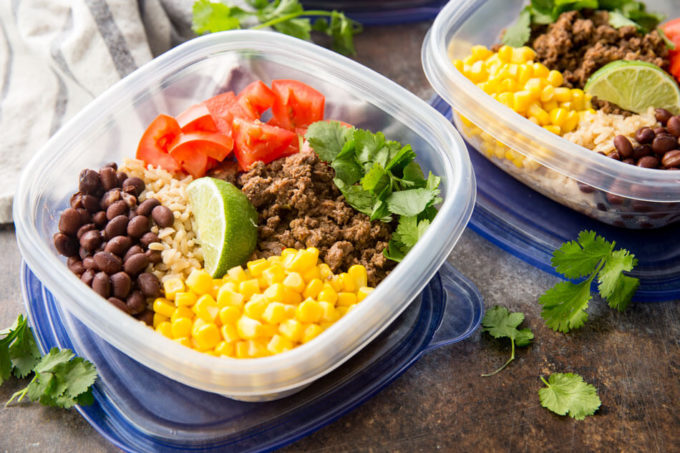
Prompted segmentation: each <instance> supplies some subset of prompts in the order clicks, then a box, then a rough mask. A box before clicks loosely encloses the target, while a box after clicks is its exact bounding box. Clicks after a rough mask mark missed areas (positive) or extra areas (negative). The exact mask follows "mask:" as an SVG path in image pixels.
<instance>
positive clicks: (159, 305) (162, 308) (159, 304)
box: [153, 297, 175, 318]
mask: <svg viewBox="0 0 680 453" xmlns="http://www.w3.org/2000/svg"><path fill="white" fill-rule="evenodd" d="M153 311H154V312H156V313H160V314H161V315H163V316H167V317H168V318H169V317H170V316H172V314H173V313H174V312H175V305H174V304H173V303H171V302H170V301H169V300H168V299H165V298H163V297H158V298H156V300H154V301H153Z"/></svg>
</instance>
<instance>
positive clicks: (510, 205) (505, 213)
mask: <svg viewBox="0 0 680 453" xmlns="http://www.w3.org/2000/svg"><path fill="white" fill-rule="evenodd" d="M430 104H431V105H432V106H433V107H434V108H435V109H437V110H438V111H439V112H440V113H442V114H443V115H444V116H445V117H447V118H448V119H451V106H450V105H449V104H447V103H446V101H444V100H443V99H442V98H440V97H439V96H435V97H434V98H433V99H432V100H431V101H430ZM466 144H467V146H468V150H469V151H470V160H471V161H472V166H473V168H474V171H475V176H476V179H477V200H476V204H475V209H474V211H473V212H472V218H471V219H470V223H469V226H470V228H471V229H472V230H474V231H475V232H477V233H479V234H480V235H482V236H484V237H485V238H487V239H488V240H489V241H491V242H493V243H494V244H496V245H498V246H499V247H501V248H503V249H504V250H507V251H508V252H510V253H512V254H513V255H515V256H517V257H518V258H521V259H523V260H524V261H526V262H528V263H529V264H531V265H533V266H536V267H538V268H539V269H541V270H543V271H546V272H549V273H551V274H553V275H557V276H559V277H561V278H564V277H563V276H562V275H560V274H558V273H557V272H556V271H555V269H554V268H553V267H552V265H551V264H550V259H551V257H552V253H553V252H554V251H555V250H556V249H557V248H559V247H560V245H561V244H562V243H563V242H565V241H571V240H574V239H576V237H577V236H578V234H579V232H580V231H582V230H593V231H595V232H597V233H598V234H600V235H601V236H604V237H605V238H606V239H607V240H608V241H616V245H617V247H622V248H625V249H628V250H629V251H630V252H631V253H633V254H635V256H636V257H637V259H638V264H637V266H636V268H635V269H634V270H633V272H631V273H630V275H631V276H633V277H636V278H639V279H640V288H639V289H638V290H637V292H636V293H635V297H634V300H635V301H638V302H659V301H665V300H673V299H677V298H680V247H678V245H677V244H678V239H677V238H678V237H680V224H675V225H669V226H667V227H664V228H659V229H654V230H627V229H625V228H618V227H614V226H611V225H607V224H605V223H602V222H600V221H598V220H595V219H592V218H590V217H588V216H586V215H583V214H581V213H579V212H577V211H574V210H572V209H571V208H568V207H566V206H563V205H561V204H559V203H557V202H555V201H553V200H551V199H550V198H548V197H545V196H543V195H541V194H540V193H538V192H536V191H535V190H533V189H531V188H530V187H528V186H526V185H525V184H523V183H521V182H519V181H517V180H516V179H515V178H513V177H512V176H510V175H509V174H507V173H505V172H504V171H503V170H501V169H500V168H498V167H496V166H495V165H494V164H493V163H491V161H489V160H488V159H487V158H486V157H485V156H483V155H482V154H481V153H480V152H478V151H477V150H476V149H475V148H473V147H472V146H471V145H470V144H469V143H466Z"/></svg>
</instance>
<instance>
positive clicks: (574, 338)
mask: <svg viewBox="0 0 680 453" xmlns="http://www.w3.org/2000/svg"><path fill="white" fill-rule="evenodd" d="M429 26H430V23H429V22H423V23H416V24H410V25H401V26H392V27H368V28H366V30H365V31H364V32H363V33H362V34H361V35H359V36H358V37H357V39H356V47H357V49H358V52H359V54H358V55H357V56H356V59H357V60H358V61H360V62H361V63H363V64H365V65H366V66H368V67H370V68H372V69H374V70H376V71H378V72H380V73H382V74H384V75H385V76H387V77H389V78H391V79H392V80H394V81H396V82H397V83H399V84H400V85H402V86H403V87H405V88H407V89H408V90H411V91H412V92H414V93H415V94H417V95H418V96H420V97H421V98H423V99H429V98H430V96H431V95H432V94H433V91H432V89H431V88H430V86H429V84H428V82H427V79H426V78H425V75H424V74H423V71H422V69H421V64H420V48H421V44H422V41H423V38H424V36H425V33H426V32H427V30H428V28H429ZM449 261H450V262H451V263H452V264H453V265H454V266H456V267H457V268H458V269H459V270H460V271H461V272H462V273H464V274H465V275H466V276H467V277H469V278H470V280H472V281H473V282H474V283H475V284H476V285H477V287H478V288H479V290H480V292H481V293H482V295H483V296H484V299H485V305H486V307H487V308H488V307H491V306H494V305H498V304H500V305H503V306H505V307H508V308H509V309H511V310H513V311H517V310H519V311H522V312H524V313H525V314H526V322H525V324H526V325H528V327H530V328H531V329H532V330H533V332H534V334H535V336H536V339H535V342H534V344H533V345H532V346H530V347H528V348H520V349H518V351H517V359H516V360H515V362H513V363H512V364H511V365H510V366H509V367H508V368H507V369H506V370H504V371H503V372H502V373H500V374H498V375H496V376H493V377H487V378H483V377H480V374H481V373H484V372H488V371H490V370H494V369H495V368H497V367H498V366H499V365H500V364H502V363H503V362H504V361H505V360H506V359H507V357H508V356H509V353H510V348H509V345H508V344H506V343H504V342H502V341H497V340H493V339H491V338H490V337H488V336H487V335H486V334H484V335H482V334H480V333H479V331H478V332H476V333H475V334H473V335H472V337H470V338H469V339H467V340H465V341H463V342H461V343H458V344H455V345H452V346H448V347H444V348H440V349H437V350H435V351H433V352H431V353H428V354H426V355H425V356H424V357H423V358H422V359H420V360H419V361H418V362H416V364H415V365H414V366H412V367H411V368H410V369H409V370H408V371H406V372H405V373H404V374H403V375H402V376H401V377H399V378H398V379H397V380H396V381H395V382H393V383H392V384H391V385H389V386H388V387H387V388H385V389H384V390H382V391H381V392H380V393H379V394H377V395H376V396H374V397H373V398H372V399H370V400H369V401H368V402H366V403H365V404H363V405H362V406H360V407H359V408H357V409H355V410H353V411H352V412H350V413H349V414H347V415H345V416H343V417H341V418H340V419H338V420H337V421H335V422H333V423H332V424H330V425H328V426H326V427H324V428H322V429H320V430H318V431H317V432H315V433H313V434H311V435H309V436H307V437H305V438H303V439H302V440H299V441H297V442H295V443H293V444H291V445H289V446H287V447H285V448H283V449H282V451H289V452H292V451H424V452H430V451H434V450H437V449H439V450H442V451H570V452H571V451H652V452H671V451H680V410H679V409H680V304H679V303H678V302H677V301H671V302H665V303H648V304H642V303H641V304H633V305H632V306H631V307H630V308H629V309H628V311H626V312H625V313H618V312H615V311H613V310H610V309H608V308H607V307H606V305H605V304H603V303H601V302H600V301H594V302H592V303H591V308H590V310H589V312H590V315H589V318H590V319H589V322H588V323H587V324H586V325H585V326H584V327H583V328H582V329H580V330H579V331H576V332H573V333H571V334H567V335H565V334H559V333H555V332H553V331H552V330H550V329H548V328H547V327H546V326H545V324H544V322H543V321H542V319H541V317H540V308H539V305H538V303H537V300H538V297H539V295H540V294H541V293H542V292H543V291H545V290H546V289H547V288H549V287H550V286H552V285H553V284H554V283H555V282H556V281H557V279H556V278H554V277H552V276H549V275H548V274H545V273H543V272H541V271H539V270H537V269H535V268H533V267H531V266H530V265H528V264H526V263H524V262H523V261H520V260H519V259H517V258H515V257H513V256H511V255H509V254H508V253H506V252H504V251H502V250H500V249H499V248H497V247H496V246H494V245H493V244H491V243H489V242H487V241H486V240H484V239H483V238H481V237H479V236H477V235H476V234H475V233H473V232H471V231H470V230H469V229H468V230H466V231H465V233H464V234H463V236H462V238H461V240H460V242H459V243H458V244H457V245H456V248H455V249H454V251H453V253H452V254H451V256H450V258H449ZM20 264H21V257H20V255H19V251H18V249H17V246H16V242H15V234H14V229H13V227H12V226H11V225H10V226H1V227H0V288H2V291H1V292H0V327H4V326H8V325H10V324H11V322H12V321H13V320H14V319H15V318H16V316H17V315H18V314H19V313H20V312H25V309H24V306H23V302H22V297H21V292H20V288H19V269H20ZM553 372H574V373H578V374H580V375H582V376H583V377H584V378H585V380H586V381H588V382H590V383H592V384H594V385H595V387H597V389H598V391H599V395H600V398H601V400H602V406H601V408H600V410H599V411H598V412H597V414H596V415H595V416H593V417H589V418H587V419H586V420H584V421H576V420H574V419H571V418H568V417H560V416H557V415H554V414H553V413H551V412H549V411H547V410H546V409H544V408H542V407H541V405H540V402H539V399H538V394H537V392H538V389H539V388H540V387H541V385H542V384H541V381H540V379H539V376H541V375H543V376H545V375H549V374H550V373H553ZM24 385H26V382H17V381H16V380H10V381H9V382H8V383H5V384H4V385H3V386H2V387H0V403H2V402H4V401H6V400H7V399H8V398H9V396H10V395H11V394H12V393H14V392H15V391H16V390H18V389H19V388H21V387H23V386H24ZM0 427H1V428H0V452H5V451H6V452H24V451H26V452H43V451H68V452H88V453H94V452H108V451H117V449H116V448H115V447H113V446H112V445H110V444H109V443H107V441H106V440H104V439H103V438H102V437H100V436H99V434H97V432H95V430H94V429H92V428H91V427H90V426H89V425H88V424H87V422H86V421H85V420H84V419H83V418H82V417H81V416H80V415H79V414H78V413H77V412H76V411H75V410H68V411H67V410H60V409H52V408H46V407H41V406H40V405H38V404H19V405H12V406H11V407H8V408H4V407H2V406H1V405H0Z"/></svg>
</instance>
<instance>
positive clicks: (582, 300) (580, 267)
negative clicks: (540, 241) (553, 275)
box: [539, 231, 640, 332]
mask: <svg viewBox="0 0 680 453" xmlns="http://www.w3.org/2000/svg"><path fill="white" fill-rule="evenodd" d="M615 245H616V243H613V242H612V243H610V242H607V241H606V240H605V239H604V238H603V237H601V236H598V235H596V234H595V232H594V231H582V232H581V233H580V234H579V236H578V239H577V240H576V241H570V242H566V243H564V244H563V245H562V246H561V247H560V248H559V249H557V250H555V252H554V253H553V257H552V260H551V263H552V265H553V267H555V270H556V271H557V272H559V273H561V274H562V275H564V276H565V277H567V278H570V279H576V278H581V277H586V276H587V278H586V279H585V280H583V281H581V282H580V283H573V282H570V281H563V282H559V283H558V284H556V285H555V286H553V287H552V288H550V289H549V290H548V291H546V292H545V293H544V294H543V295H541V297H540V298H539V302H540V304H541V305H543V310H542V311H541V316H542V317H543V319H545V321H546V323H547V324H548V326H549V327H550V328H552V329H553V330H557V331H560V332H569V330H570V329H577V328H579V327H581V326H582V325H583V324H584V323H585V321H586V320H587V319H588V314H587V313H586V309H587V308H588V302H590V299H591V298H592V295H591V293H590V287H591V284H592V282H593V280H594V279H595V277H597V281H598V291H599V293H600V297H602V298H604V299H606V300H607V302H608V303H609V306H610V307H612V308H615V309H617V310H619V311H624V310H625V309H626V307H628V304H629V303H630V301H631V299H632V298H633V294H635V291H636V290H637V288H638V286H639V285H640V281H639V280H638V279H637V278H634V277H630V276H627V275H624V274H623V272H627V271H631V270H632V269H633V267H634V266H635V265H636V264H637V259H636V258H635V255H633V254H631V253H630V252H628V250H624V249H621V250H614V247H615Z"/></svg>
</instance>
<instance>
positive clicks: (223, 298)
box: [216, 283, 245, 307]
mask: <svg viewBox="0 0 680 453" xmlns="http://www.w3.org/2000/svg"><path fill="white" fill-rule="evenodd" d="M244 299H245V298H244V297H243V294H239V293H237V292H235V291H233V290H231V289H230V288H228V287H227V284H226V283H225V284H224V285H222V287H221V288H220V290H219V291H218V292H217V301H216V302H217V305H218V306H220V307H226V306H234V307H240V306H242V305H243V301H244Z"/></svg>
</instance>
